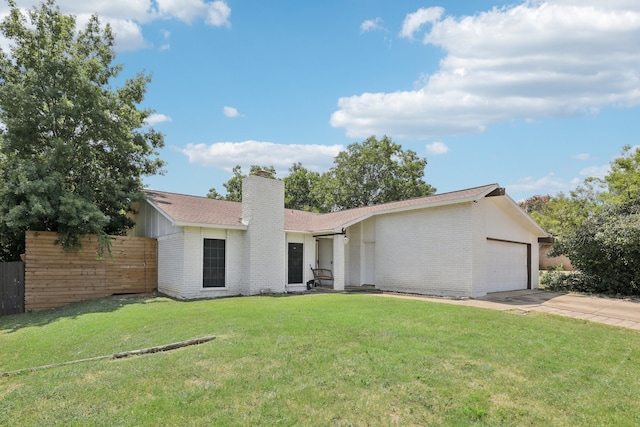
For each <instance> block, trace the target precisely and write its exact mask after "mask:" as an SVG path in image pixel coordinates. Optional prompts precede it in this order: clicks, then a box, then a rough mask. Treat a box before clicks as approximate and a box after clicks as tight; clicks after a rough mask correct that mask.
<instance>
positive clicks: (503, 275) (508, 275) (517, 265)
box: [487, 240, 529, 292]
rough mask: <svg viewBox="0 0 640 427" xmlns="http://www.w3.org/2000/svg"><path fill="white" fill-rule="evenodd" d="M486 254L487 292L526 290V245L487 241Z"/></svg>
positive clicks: (527, 279)
mask: <svg viewBox="0 0 640 427" xmlns="http://www.w3.org/2000/svg"><path fill="white" fill-rule="evenodd" d="M487 252H488V253H487V255H488V256H487V258H488V267H489V268H488V270H489V271H488V276H489V277H488V283H487V292H503V291H515V290H518V289H527V287H528V282H529V271H528V262H527V258H528V256H529V255H528V250H527V245H526V244H523V243H512V242H503V241H499V240H487Z"/></svg>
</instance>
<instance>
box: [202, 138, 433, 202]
mask: <svg viewBox="0 0 640 427" xmlns="http://www.w3.org/2000/svg"><path fill="white" fill-rule="evenodd" d="M426 165H427V159H426V158H420V157H418V155H417V154H416V153H415V152H414V151H412V150H403V149H402V147H401V146H400V145H399V144H397V143H395V142H393V141H392V140H391V139H390V138H388V137H387V136H384V137H382V138H381V139H377V138H376V137H374V136H372V137H370V138H368V139H366V140H365V141H363V142H362V143H358V142H355V143H353V144H350V145H349V146H348V147H347V149H346V151H342V152H340V153H339V154H338V155H337V156H336V157H335V159H334V165H333V167H332V168H331V169H329V170H328V171H327V172H325V173H319V172H314V171H310V170H308V169H306V168H305V167H304V166H303V165H302V164H301V163H294V164H293V165H292V166H291V167H290V168H289V175H287V176H286V177H285V178H283V181H284V188H285V207H286V208H289V209H300V210H306V211H312V212H332V211H339V210H343V209H351V208H357V207H361V206H370V205H377V204H380V203H387V202H392V201H397V200H405V199H410V198H413V197H420V196H428V195H431V194H433V193H435V191H436V189H435V188H434V187H432V186H431V185H429V184H427V183H426V182H424V180H423V179H422V178H423V176H424V168H425V166H426ZM258 170H265V171H267V172H269V173H270V174H271V176H272V177H273V178H274V179H277V178H276V171H275V168H274V167H273V166H259V165H252V166H251V169H250V171H249V174H252V173H255V172H256V171H258ZM245 176H246V175H245V174H243V172H242V168H241V167H240V166H236V167H234V168H233V176H232V177H231V178H230V179H229V180H228V181H227V182H226V183H224V184H223V185H224V188H225V190H226V195H224V196H223V195H221V194H220V193H219V192H218V191H217V190H216V189H215V188H211V189H210V190H209V193H208V194H207V197H210V198H214V199H225V200H233V201H241V200H242V179H243V178H244V177H245Z"/></svg>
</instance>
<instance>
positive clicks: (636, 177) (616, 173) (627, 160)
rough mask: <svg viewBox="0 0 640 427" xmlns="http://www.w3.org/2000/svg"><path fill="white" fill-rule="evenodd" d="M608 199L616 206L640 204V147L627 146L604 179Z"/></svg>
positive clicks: (612, 163)
mask: <svg viewBox="0 0 640 427" xmlns="http://www.w3.org/2000/svg"><path fill="white" fill-rule="evenodd" d="M603 181H604V183H605V184H606V188H607V190H608V192H607V194H606V199H607V200H608V201H609V202H610V203H612V204H615V205H624V204H628V203H632V204H640V147H635V148H632V147H631V146H630V145H626V146H624V147H623V148H622V153H621V154H620V157H617V158H616V159H614V160H613V161H612V162H611V170H610V171H609V173H608V174H607V176H606V177H605V178H604V180H603Z"/></svg>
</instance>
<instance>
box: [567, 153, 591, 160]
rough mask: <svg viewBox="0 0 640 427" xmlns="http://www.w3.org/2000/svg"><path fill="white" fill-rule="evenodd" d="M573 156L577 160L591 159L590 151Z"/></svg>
mask: <svg viewBox="0 0 640 427" xmlns="http://www.w3.org/2000/svg"><path fill="white" fill-rule="evenodd" d="M571 158H572V159H576V160H591V155H589V154H588V153H580V154H574V155H573V156H571Z"/></svg>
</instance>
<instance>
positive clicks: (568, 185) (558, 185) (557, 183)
mask: <svg viewBox="0 0 640 427" xmlns="http://www.w3.org/2000/svg"><path fill="white" fill-rule="evenodd" d="M574 187H575V183H574V182H573V181H572V182H565V181H562V180H561V179H558V178H557V177H556V176H555V174H553V173H550V174H548V175H546V176H543V177H542V178H535V177H532V176H528V177H525V178H522V179H519V180H518V182H517V183H515V184H510V185H507V186H506V189H507V193H519V192H523V193H524V192H527V193H538V194H551V193H557V192H560V191H563V192H566V191H569V190H571V189H573V188H574Z"/></svg>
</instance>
